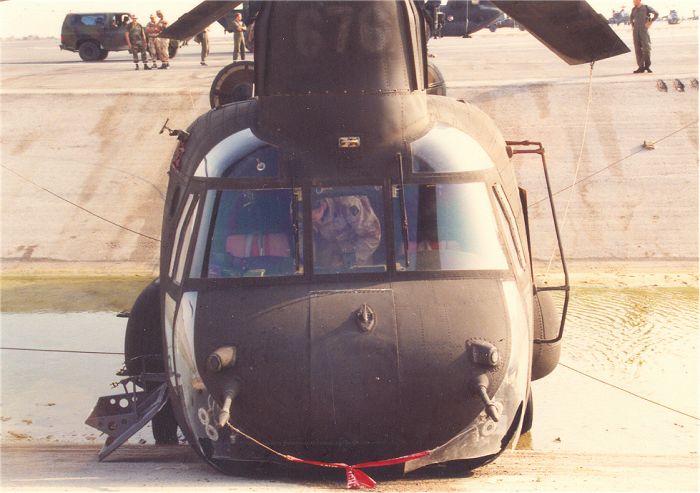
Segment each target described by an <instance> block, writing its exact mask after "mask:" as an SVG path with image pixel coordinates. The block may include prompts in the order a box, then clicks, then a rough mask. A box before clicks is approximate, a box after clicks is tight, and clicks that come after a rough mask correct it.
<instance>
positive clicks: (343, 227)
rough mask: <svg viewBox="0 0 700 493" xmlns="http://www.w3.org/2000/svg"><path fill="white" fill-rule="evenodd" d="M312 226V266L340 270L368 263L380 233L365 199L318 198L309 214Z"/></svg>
mask: <svg viewBox="0 0 700 493" xmlns="http://www.w3.org/2000/svg"><path fill="white" fill-rule="evenodd" d="M311 223H312V226H313V231H314V265H316V266H318V267H323V268H332V269H334V270H336V271H340V270H346V269H348V268H351V267H353V266H355V265H370V264H371V260H372V256H373V254H374V252H375V251H376V250H377V247H378V246H379V243H380V241H381V237H382V231H381V224H380V223H379V219H378V218H377V215H376V214H375V213H374V210H372V206H371V204H370V202H369V199H368V198H367V197H366V196H363V195H347V196H339V197H324V198H321V199H319V200H318V201H317V202H316V203H315V204H314V207H313V209H312V211H311Z"/></svg>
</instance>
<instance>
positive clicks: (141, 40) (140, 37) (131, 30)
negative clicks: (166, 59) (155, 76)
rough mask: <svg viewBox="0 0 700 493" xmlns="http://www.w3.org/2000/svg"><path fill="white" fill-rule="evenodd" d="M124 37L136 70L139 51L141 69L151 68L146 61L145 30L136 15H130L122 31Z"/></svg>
mask: <svg viewBox="0 0 700 493" xmlns="http://www.w3.org/2000/svg"><path fill="white" fill-rule="evenodd" d="M124 37H125V38H126V44H127V45H128V46H129V51H130V52H131V54H132V55H133V56H134V63H135V64H136V70H138V69H139V53H141V61H142V62H143V69H144V70H151V67H149V66H148V63H146V31H145V30H144V28H143V26H141V24H139V23H138V22H137V17H136V16H135V15H132V16H131V23H130V24H129V27H128V29H127V31H126V32H125V33H124Z"/></svg>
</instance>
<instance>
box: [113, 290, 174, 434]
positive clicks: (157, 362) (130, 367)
mask: <svg viewBox="0 0 700 493" xmlns="http://www.w3.org/2000/svg"><path fill="white" fill-rule="evenodd" d="M162 355H163V346H162V341H161V334H160V283H159V281H158V279H156V280H155V281H153V282H152V283H151V284H149V285H148V286H147V287H146V288H145V289H144V290H143V291H142V292H141V294H140V295H139V297H138V298H136V301H135V302H134V306H133V307H132V308H131V314H130V315H129V321H128V322H127V324H126V335H125V337H124V359H125V372H124V373H125V374H126V375H128V376H130V377H134V381H135V383H136V385H138V386H140V387H142V388H143V389H144V390H146V391H147V392H150V391H153V390H154V389H155V388H157V387H158V386H159V385H160V384H161V382H158V381H154V380H153V379H151V378H148V376H150V375H162V377H163V378H161V380H162V381H164V380H165V365H164V364H163V356H162ZM151 425H152V428H153V438H154V439H155V441H156V444H159V445H164V444H174V443H178V438H177V426H178V425H177V420H176V419H175V414H174V412H173V409H172V405H171V403H170V401H168V402H166V403H165V405H164V406H163V408H162V409H161V410H160V411H159V412H158V414H156V415H155V416H154V417H153V419H152V420H151Z"/></svg>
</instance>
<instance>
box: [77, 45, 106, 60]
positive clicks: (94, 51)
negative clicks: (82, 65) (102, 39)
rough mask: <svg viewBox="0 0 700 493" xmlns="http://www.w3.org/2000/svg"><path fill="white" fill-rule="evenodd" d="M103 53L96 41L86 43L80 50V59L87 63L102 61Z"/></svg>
mask: <svg viewBox="0 0 700 493" xmlns="http://www.w3.org/2000/svg"><path fill="white" fill-rule="evenodd" d="M101 52H102V50H100V45H98V44H97V43H96V42H95V41H85V42H84V43H83V44H81V45H80V48H79V49H78V54H79V55H80V58H82V59H83V61H85V62H96V61H97V60H99V59H100V53H101Z"/></svg>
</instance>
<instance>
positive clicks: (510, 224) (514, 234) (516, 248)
mask: <svg viewBox="0 0 700 493" xmlns="http://www.w3.org/2000/svg"><path fill="white" fill-rule="evenodd" d="M493 191H494V194H495V195H496V200H497V201H498V206H499V207H498V208H497V209H498V217H499V218H500V220H501V223H502V224H503V225H504V229H507V230H508V233H507V234H504V236H505V237H506V244H507V245H508V249H509V250H510V252H511V257H514V263H515V262H516V261H517V264H518V265H519V266H520V269H521V270H522V269H525V254H524V253H523V248H522V244H521V243H520V231H519V230H518V223H517V222H516V221H515V215H514V214H513V209H511V207H510V203H509V202H508V199H507V198H506V194H505V192H504V191H503V188H502V187H501V185H500V184H499V185H495V186H494V187H493Z"/></svg>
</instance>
